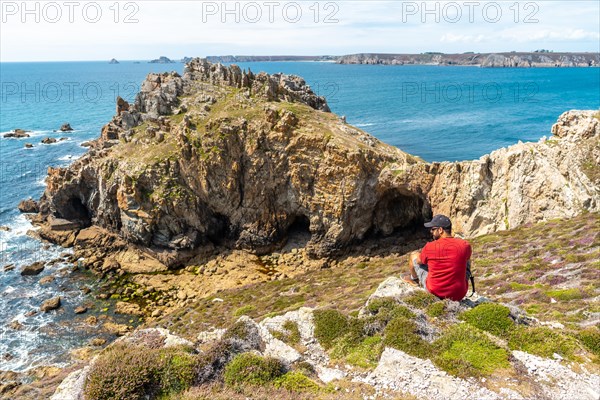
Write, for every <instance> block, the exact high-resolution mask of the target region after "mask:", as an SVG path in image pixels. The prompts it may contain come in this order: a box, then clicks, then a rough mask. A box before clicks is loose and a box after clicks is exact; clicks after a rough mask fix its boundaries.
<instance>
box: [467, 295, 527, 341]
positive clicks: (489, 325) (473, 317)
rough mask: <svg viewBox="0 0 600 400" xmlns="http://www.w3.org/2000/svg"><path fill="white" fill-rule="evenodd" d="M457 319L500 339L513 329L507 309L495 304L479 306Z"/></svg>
mask: <svg viewBox="0 0 600 400" xmlns="http://www.w3.org/2000/svg"><path fill="white" fill-rule="evenodd" d="M459 319H461V320H463V321H466V322H467V323H469V324H470V325H473V326H475V327H477V328H479V329H481V330H484V331H488V332H490V333H493V334H494V335H498V336H501V337H504V336H506V335H507V334H508V332H509V331H510V330H511V329H513V328H514V327H515V323H514V321H513V320H512V319H511V318H510V310H509V309H508V307H505V306H502V305H500V304H495V303H484V304H480V305H478V306H477V307H475V308H472V309H470V310H468V311H465V312H463V313H462V314H460V315H459Z"/></svg>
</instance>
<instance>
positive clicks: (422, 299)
mask: <svg viewBox="0 0 600 400" xmlns="http://www.w3.org/2000/svg"><path fill="white" fill-rule="evenodd" d="M436 301H440V299H438V298H437V297H435V296H434V295H432V294H431V293H429V292H426V291H425V290H416V291H415V292H414V293H412V294H411V295H410V296H408V297H406V298H405V299H404V302H405V303H406V304H408V305H409V306H413V307H415V308H419V309H421V310H423V309H425V308H427V307H428V306H429V305H431V304H433V303H435V302H436Z"/></svg>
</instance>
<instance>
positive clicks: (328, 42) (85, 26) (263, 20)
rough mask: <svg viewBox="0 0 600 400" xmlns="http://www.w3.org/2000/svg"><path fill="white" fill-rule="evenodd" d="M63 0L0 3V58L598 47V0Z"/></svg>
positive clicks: (144, 57) (480, 50) (456, 51)
mask: <svg viewBox="0 0 600 400" xmlns="http://www.w3.org/2000/svg"><path fill="white" fill-rule="evenodd" d="M67 3H68V2H64V1H55V2H48V1H28V2H27V3H26V5H25V6H23V5H24V4H25V3H23V2H21V1H5V0H2V1H1V2H0V6H1V7H0V9H1V12H2V15H1V20H0V23H1V25H0V60H1V61H48V60H51V61H68V60H106V59H110V58H113V57H114V58H117V59H123V60H125V59H150V58H156V57H158V56H160V55H165V56H168V57H170V58H173V59H178V58H181V57H183V56H206V55H225V54H237V55H240V54H244V55H274V54H295V55H321V54H333V55H340V54H350V53H358V52H384V53H421V52H425V51H439V52H445V53H462V52H466V51H475V52H494V51H495V52H499V51H513V50H514V51H533V50H536V49H550V50H554V51H556V52H558V51H594V52H598V51H600V49H599V47H600V20H599V19H600V5H599V4H600V2H597V1H533V2H532V1H514V0H511V1H495V2H493V1H454V2H453V1H427V2H424V1H372V0H362V1H357V0H353V1H316V0H310V1H270V0H266V1H231V0H229V1H227V2H225V1H204V2H202V1H161V0H144V1H130V2H127V1H121V2H117V3H115V2H114V1H96V2H91V1H73V2H71V3H68V4H70V5H67ZM115 4H116V6H115Z"/></svg>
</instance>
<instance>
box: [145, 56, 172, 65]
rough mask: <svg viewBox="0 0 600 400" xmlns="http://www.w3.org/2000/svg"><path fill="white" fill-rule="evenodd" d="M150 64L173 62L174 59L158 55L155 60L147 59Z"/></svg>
mask: <svg viewBox="0 0 600 400" xmlns="http://www.w3.org/2000/svg"><path fill="white" fill-rule="evenodd" d="M149 63H150V64H175V61H173V60H171V59H170V58H168V57H165V56H160V57H159V58H157V59H155V60H151V61H149Z"/></svg>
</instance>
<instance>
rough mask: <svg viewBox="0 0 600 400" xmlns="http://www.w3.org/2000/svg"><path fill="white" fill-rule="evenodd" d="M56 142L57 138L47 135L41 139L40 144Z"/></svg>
mask: <svg viewBox="0 0 600 400" xmlns="http://www.w3.org/2000/svg"><path fill="white" fill-rule="evenodd" d="M56 142H57V140H56V139H55V138H51V137H47V138H45V139H42V141H41V143H42V144H53V143H56Z"/></svg>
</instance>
